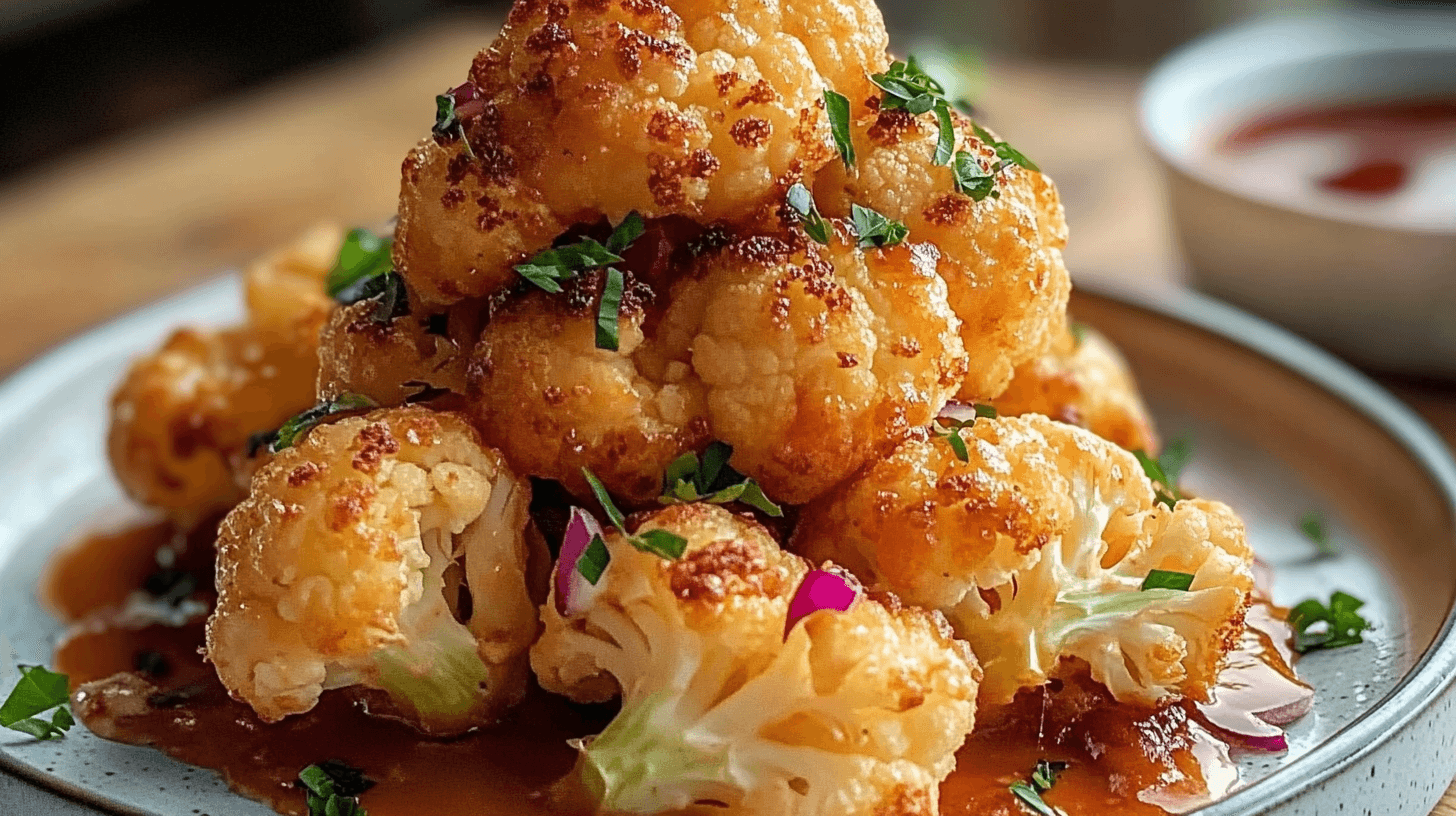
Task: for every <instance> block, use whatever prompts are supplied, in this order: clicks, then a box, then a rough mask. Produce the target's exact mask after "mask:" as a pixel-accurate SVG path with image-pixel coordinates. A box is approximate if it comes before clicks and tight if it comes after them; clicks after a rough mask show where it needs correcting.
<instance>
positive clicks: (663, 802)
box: [531, 504, 980, 816]
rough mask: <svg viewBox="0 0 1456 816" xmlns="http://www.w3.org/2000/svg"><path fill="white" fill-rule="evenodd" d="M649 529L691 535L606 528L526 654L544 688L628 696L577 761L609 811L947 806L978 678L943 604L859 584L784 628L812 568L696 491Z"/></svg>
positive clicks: (650, 521) (577, 695) (857, 810)
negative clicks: (650, 548) (570, 608)
mask: <svg viewBox="0 0 1456 816" xmlns="http://www.w3.org/2000/svg"><path fill="white" fill-rule="evenodd" d="M651 529H660V530H667V531H670V532H673V533H675V534H677V535H680V536H682V537H684V538H685V539H687V542H688V545H687V551H686V554H685V555H684V556H683V557H682V558H681V559H679V560H676V561H667V560H664V559H662V558H660V557H658V556H656V555H652V554H648V553H644V552H641V551H638V550H636V549H634V548H633V547H631V546H630V545H629V544H628V543H627V541H626V540H625V539H624V537H623V536H622V535H621V534H620V533H618V532H616V531H611V532H609V533H608V534H607V536H606V543H607V549H608V551H609V552H610V554H611V562H610V563H609V564H608V566H607V568H606V570H605V571H604V572H603V574H602V576H601V578H600V580H599V581H598V583H597V584H596V585H595V586H592V587H587V588H586V589H587V590H589V592H590V594H589V596H588V597H587V598H586V599H578V600H577V601H574V602H573V603H581V604H583V605H582V606H581V607H579V609H580V611H579V614H577V615H576V616H574V617H570V618H568V617H565V616H564V615H563V614H561V613H559V612H558V611H557V610H558V606H557V605H556V604H555V603H548V604H546V605H544V606H543V607H542V609H541V613H542V618H543V620H544V622H545V625H546V631H545V632H544V634H543V635H542V637H541V640H540V641H538V642H537V644H536V645H535V646H533V647H532V650H531V662H532V666H533V668H534V669H535V670H536V672H537V675H538V677H539V679H540V682H541V684H542V685H543V686H544V687H546V688H547V689H549V690H552V691H556V692H558V693H562V694H565V695H567V696H569V697H571V698H572V699H574V700H581V701H589V700H604V699H609V698H610V697H612V696H614V695H616V694H619V693H620V695H621V698H622V709H621V713H620V714H618V716H617V719H616V720H614V721H613V723H612V724H611V725H609V726H608V727H607V729H606V730H605V731H604V732H603V733H602V734H601V735H599V736H597V737H594V738H591V739H590V740H587V741H585V742H584V746H583V755H582V758H581V761H580V762H579V763H578V767H577V772H578V774H580V775H581V776H582V777H583V779H584V782H585V784H586V787H587V788H588V790H592V791H593V792H594V793H595V794H596V796H597V799H598V802H599V803H600V805H601V807H602V809H603V810H607V811H616V812H637V813H655V812H660V811H665V810H672V811H677V810H679V809H681V808H685V807H688V806H690V805H692V804H693V803H695V802H702V801H713V802H716V803H721V805H724V806H726V807H722V808H717V810H720V811H722V812H727V813H745V814H747V813H759V814H766V813H774V814H785V816H794V815H796V814H823V816H829V815H830V814H865V816H869V814H906V816H908V815H909V814H924V815H925V816H930V815H931V814H935V813H936V812H937V810H936V804H937V798H938V786H939V783H940V781H941V780H942V779H944V778H945V777H946V775H947V774H949V773H950V771H951V770H952V769H953V768H954V766H955V756H954V754H955V751H956V749H957V748H958V747H959V746H960V745H961V743H962V742H963V741H964V739H965V737H966V735H967V734H968V733H969V731H970V729H971V726H972V722H973V718H974V714H975V696H976V684H977V682H978V680H979V677H980V673H979V670H978V669H977V667H976V662H975V658H974V657H973V656H972V655H971V653H970V651H969V649H967V648H966V646H965V644H964V643H962V642H960V641H957V640H954V639H953V638H951V637H950V634H949V628H948V627H947V626H946V625H945V622H944V620H943V619H942V618H940V616H939V615H937V614H935V613H926V612H924V611H922V610H920V609H917V608H913V607H904V606H901V605H900V604H899V602H898V601H897V600H895V599H894V598H893V597H892V596H873V595H871V596H865V595H864V594H863V593H861V597H859V598H858V599H857V600H856V601H854V603H853V604H852V605H851V606H850V607H849V608H848V610H847V611H844V612H838V611H833V610H820V611H816V612H812V613H810V614H809V615H808V616H807V617H805V618H804V619H802V620H801V621H799V622H797V623H796V624H795V625H794V626H793V628H792V629H790V630H789V631H788V632H787V633H786V632H785V624H786V622H787V615H788V611H789V601H790V599H791V598H792V597H793V595H794V593H795V591H796V589H797V588H798V586H799V584H800V583H801V582H802V581H803V579H804V577H805V575H806V574H807V573H808V572H809V569H810V565H809V564H808V563H807V562H805V561H804V560H803V559H802V558H799V557H798V556H795V555H792V554H790V553H788V552H785V551H783V550H782V549H780V548H779V546H778V545H777V544H776V543H775V542H774V540H773V539H772V538H771V537H770V536H769V535H768V533H767V532H766V531H765V530H764V529H763V528H762V527H760V526H759V525H758V524H757V523H755V522H753V521H750V520H746V519H744V518H741V517H737V516H734V515H733V514H731V513H729V512H728V511H726V510H724V509H722V508H719V507H714V506H711V505H705V504H694V505H681V506H676V507H671V508H668V509H665V510H661V511H657V512H654V513H652V514H650V515H647V516H646V517H645V518H642V519H640V523H639V524H638V526H637V528H636V532H637V534H639V535H640V534H642V533H643V532H645V531H647V530H651ZM826 568H830V569H832V567H828V566H827V565H826ZM577 586H578V587H582V586H583V585H582V584H578V585H577ZM554 598H555V596H554V595H553V600H554ZM644 770H645V771H647V773H646V774H645V775H644V774H643V773H641V772H642V771H644ZM597 780H600V781H599V782H598V781H597Z"/></svg>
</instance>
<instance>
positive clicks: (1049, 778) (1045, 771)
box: [1031, 759, 1067, 791]
mask: <svg viewBox="0 0 1456 816" xmlns="http://www.w3.org/2000/svg"><path fill="white" fill-rule="evenodd" d="M1066 769H1067V763H1065V762H1051V761H1048V760H1045V759H1038V760H1037V761H1036V768H1035V769H1033V770H1032V772H1031V784H1032V785H1034V786H1036V787H1037V789H1039V790H1043V791H1049V790H1051V789H1052V785H1055V784H1057V775H1058V774H1060V773H1061V772H1062V771H1065V770H1066Z"/></svg>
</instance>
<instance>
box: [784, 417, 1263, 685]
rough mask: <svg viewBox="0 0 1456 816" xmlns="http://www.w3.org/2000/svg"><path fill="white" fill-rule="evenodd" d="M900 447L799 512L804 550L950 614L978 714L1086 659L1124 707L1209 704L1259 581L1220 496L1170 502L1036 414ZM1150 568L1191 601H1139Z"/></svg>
mask: <svg viewBox="0 0 1456 816" xmlns="http://www.w3.org/2000/svg"><path fill="white" fill-rule="evenodd" d="M959 433H960V434H961V436H962V438H963V439H964V440H965V442H966V448H967V452H968V454H969V461H962V460H960V459H959V458H958V457H957V455H956V452H955V450H954V448H952V446H951V445H950V444H948V443H947V442H946V441H945V440H943V439H935V438H922V439H917V440H912V441H909V442H906V443H905V444H904V445H903V446H902V447H901V448H900V449H899V450H897V451H896V452H895V453H894V454H893V455H892V456H890V457H889V458H888V459H886V460H884V461H882V462H878V463H876V464H874V465H872V466H870V467H869V468H867V469H866V470H865V472H864V473H862V474H861V475H860V476H858V477H857V478H856V479H855V480H854V481H852V482H850V483H848V484H846V485H845V486H843V487H842V488H841V489H840V490H839V491H837V492H836V493H835V494H834V495H833V496H832V497H829V498H828V499H826V500H824V501H822V502H820V503H818V504H816V505H813V506H811V507H810V508H808V509H807V510H806V511H805V514H804V516H803V518H802V521H801V523H800V525H799V528H798V530H797V531H796V533H795V536H796V537H795V544H796V547H797V548H798V549H799V550H800V551H801V552H803V553H804V554H805V555H807V556H808V557H810V558H815V559H819V558H833V559H834V560H835V561H837V562H839V563H841V564H844V565H845V566H847V567H848V568H850V569H851V570H853V571H854V572H855V573H856V574H857V575H859V576H860V577H861V578H863V579H864V580H865V581H867V582H869V583H871V584H872V585H874V586H878V587H883V588H885V589H888V590H890V591H893V592H896V593H898V594H899V595H900V596H901V597H902V598H904V599H905V600H906V601H907V602H909V603H917V604H922V605H924V606H926V607H927V608H931V609H939V610H941V611H943V612H944V613H945V614H946V617H947V618H949V619H950V622H951V624H952V625H953V626H954V627H955V628H956V633H957V634H958V635H959V636H960V637H963V638H965V639H966V640H968V641H969V642H970V644H971V648H972V649H973V650H974V651H975V652H976V654H977V655H979V656H980V657H981V658H982V665H983V667H984V669H985V672H986V679H985V682H984V683H983V684H982V686H981V702H982V704H986V705H992V704H1001V703H1006V702H1009V701H1010V700H1011V699H1012V697H1014V696H1015V694H1016V692H1017V691H1018V690H1019V689H1023V688H1031V687H1035V686H1038V685H1041V684H1042V683H1044V682H1046V680H1047V679H1048V678H1049V677H1053V676H1056V674H1057V673H1058V671H1059V669H1060V668H1061V666H1060V664H1061V662H1062V661H1063V660H1065V659H1078V660H1081V661H1085V662H1086V663H1087V664H1088V665H1089V666H1090V667H1091V673H1092V676H1093V677H1094V678H1095V679H1097V680H1098V681H1099V682H1101V683H1103V684H1104V685H1106V686H1107V688H1108V689H1109V690H1110V691H1111V692H1112V693H1113V695H1114V696H1115V697H1117V699H1118V700H1120V701H1123V702H1138V703H1146V704H1151V703H1156V702H1159V701H1162V700H1165V699H1168V698H1171V697H1176V696H1178V695H1185V696H1189V697H1193V698H1197V699H1203V698H1205V697H1206V696H1207V693H1208V691H1209V689H1211V688H1212V686H1213V683H1214V680H1215V676H1216V674H1217V671H1218V668H1219V666H1220V664H1221V662H1222V660H1223V657H1224V655H1225V654H1226V653H1227V651H1228V650H1229V649H1231V648H1232V647H1233V646H1235V645H1236V644H1237V642H1238V634H1239V631H1240V629H1241V625H1242V621H1243V615H1244V609H1245V607H1246V606H1247V603H1248V596H1249V591H1250V589H1251V587H1252V584H1253V580H1252V577H1251V573H1250V561H1251V559H1252V553H1251V551H1250V550H1249V548H1248V546H1247V544H1246V543H1245V540H1244V528H1243V524H1242V523H1241V522H1240V521H1239V519H1238V517H1237V516H1235V515H1234V514H1233V512H1232V511H1231V510H1229V509H1228V508H1227V507H1226V506H1224V505H1222V504H1219V503H1218V502H1212V501H1203V500H1197V499H1189V500H1183V501H1178V502H1177V503H1176V505H1175V507H1173V508H1171V509H1170V508H1168V507H1167V506H1165V505H1164V504H1162V503H1159V502H1158V501H1157V500H1155V494H1154V490H1153V487H1152V485H1151V484H1150V483H1149V482H1148V480H1147V478H1146V477H1145V476H1144V475H1143V472H1142V469H1141V467H1140V466H1139V464H1138V462H1137V460H1136V459H1135V458H1134V457H1133V456H1132V454H1130V453H1128V452H1126V451H1124V450H1123V449H1121V448H1119V447H1117V446H1115V445H1113V444H1112V443H1110V442H1107V441H1106V440H1103V439H1101V438H1099V437H1097V436H1094V435H1093V434H1092V433H1090V432H1088V431H1085V430H1083V429H1080V428H1076V427H1073V426H1070V425H1064V424H1061V423H1057V422H1053V421H1051V420H1049V419H1047V418H1045V417H1042V416H1035V415H1029V416H1025V417H1016V418H1007V419H999V420H992V419H979V420H976V422H975V423H974V424H973V425H972V426H970V427H967V428H965V429H964V430H962V431H960V432H959ZM1153 570H1168V571H1172V572H1179V573H1187V574H1188V575H1191V576H1192V585H1191V587H1190V588H1189V590H1188V591H1179V590H1176V589H1149V590H1146V591H1144V590H1142V589H1141V587H1142V584H1143V581H1144V580H1145V579H1146V578H1147V577H1148V575H1149V573H1150V572H1151V571H1153Z"/></svg>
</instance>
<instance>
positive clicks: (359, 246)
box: [325, 227, 394, 306]
mask: <svg viewBox="0 0 1456 816" xmlns="http://www.w3.org/2000/svg"><path fill="white" fill-rule="evenodd" d="M393 243H394V242H393V241H392V240H391V239H389V238H387V237H385V236H383V235H377V234H375V233H374V232H372V231H370V230H367V229H364V228H363V227H356V228H354V229H351V230H349V234H348V235H346V236H344V243H343V245H342V246H340V247H339V256H338V257H337V258H336V259H335V260H334V265H333V267H332V268H330V269H329V274H328V277H327V278H326V279H325V289H326V291H327V292H328V293H329V297H331V298H333V299H334V300H337V301H338V302H340V303H342V304H344V305H346V306H347V305H348V304H350V303H358V302H359V301H361V300H364V299H365V298H366V297H368V295H365V294H364V293H363V289H364V285H365V284H366V283H367V282H368V281H370V280H372V279H374V278H377V277H379V276H381V275H384V274H385V273H387V272H389V271H390V270H392V269H393V268H394V264H393V261H392V260H390V247H391V245H392V244H393Z"/></svg>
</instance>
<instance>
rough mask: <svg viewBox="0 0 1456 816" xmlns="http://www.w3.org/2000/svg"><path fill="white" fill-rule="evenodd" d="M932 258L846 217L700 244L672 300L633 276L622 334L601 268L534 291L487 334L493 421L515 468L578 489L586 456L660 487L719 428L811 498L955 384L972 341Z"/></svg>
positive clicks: (480, 368)
mask: <svg viewBox="0 0 1456 816" xmlns="http://www.w3.org/2000/svg"><path fill="white" fill-rule="evenodd" d="M935 260H936V256H935V251H934V249H933V248H931V247H928V246H924V245H902V246H897V247H892V248H889V249H874V250H860V249H857V248H855V247H854V246H853V244H852V239H851V238H848V237H847V233H845V232H844V231H842V230H841V231H840V232H839V234H838V235H836V236H835V239H834V241H833V242H832V244H831V246H829V247H821V246H819V245H818V244H811V245H808V246H807V247H805V246H800V247H797V248H796V247H794V246H792V245H790V244H788V243H785V242H783V241H780V240H778V239H776V238H771V237H765V236H757V237H750V238H741V239H737V240H734V241H732V242H731V243H729V244H728V245H726V246H724V247H721V248H719V249H716V250H710V251H708V252H706V253H705V254H703V255H702V256H700V257H699V258H698V260H697V262H696V264H695V266H694V268H693V270H692V272H691V273H690V274H689V275H688V276H687V277H686V278H685V279H683V280H680V281H679V282H678V283H676V284H674V285H672V286H671V287H670V289H669V291H668V292H667V297H666V300H667V303H666V306H665V307H663V306H661V305H659V304H660V302H661V298H660V296H659V295H658V294H656V293H653V292H652V291H651V290H650V289H648V288H647V287H646V286H645V284H641V283H640V282H639V283H635V284H634V285H632V286H629V287H628V290H627V294H626V295H625V296H624V299H623V306H622V310H621V317H620V325H621V330H620V331H621V338H622V339H621V346H620V350H619V351H616V352H612V351H604V350H602V349H598V348H596V346H595V340H594V338H595V331H596V318H597V307H596V302H595V301H596V298H597V293H598V290H599V289H600V282H599V281H600V277H601V276H600V275H597V276H588V277H586V278H583V279H581V280H580V281H579V282H578V283H576V284H574V285H571V286H569V287H568V290H567V291H566V292H564V293H562V294H561V295H545V294H544V293H537V292H529V293H527V294H525V295H524V296H523V297H521V298H520V299H519V300H517V301H515V302H514V303H512V304H509V305H507V306H506V307H505V308H504V309H503V310H502V311H501V312H498V313H497V314H496V315H495V316H494V317H493V318H492V319H491V322H490V323H489V325H487V326H486V328H485V331H484V333H483V334H482V336H481V339H480V342H479V344H478V345H477V347H476V351H475V354H476V357H477V365H476V366H475V367H474V368H473V372H474V376H473V378H472V399H473V400H474V402H475V405H476V407H477V411H478V412H479V413H478V419H479V422H478V424H479V425H480V426H481V427H482V428H485V429H486V433H487V440H488V441H489V442H490V443H491V444H493V445H496V446H498V447H500V448H501V450H502V451H504V452H505V454H506V456H507V458H508V459H510V461H511V463H512V464H513V465H514V466H515V467H516V469H517V470H519V471H521V472H524V473H528V474H530V475H533V476H542V477H546V478H553V479H557V480H560V481H562V482H565V483H566V484H567V485H568V486H570V487H572V488H573V489H574V490H575V491H576V492H577V493H578V494H583V495H584V487H585V485H584V483H583V480H582V477H581V475H580V470H581V468H582V467H583V466H585V467H589V468H590V469H591V470H592V471H593V472H594V473H595V474H596V475H597V476H598V477H599V478H601V480H602V482H603V483H604V484H606V486H607V487H608V488H609V489H611V491H612V492H613V493H614V494H617V495H619V496H621V497H624V498H626V499H628V500H629V501H632V502H635V503H640V502H644V501H651V500H652V499H653V498H654V497H656V495H657V494H658V493H659V492H660V491H661V485H662V473H663V470H664V469H665V468H666V467H667V465H668V464H669V463H671V462H672V460H673V459H675V458H676V457H677V456H678V455H680V454H681V453H683V452H684V451H688V450H696V449H700V448H701V447H702V446H704V445H706V444H707V443H708V442H709V441H711V440H714V439H717V440H721V441H723V442H727V443H728V444H730V445H732V446H733V450H734V455H733V466H734V467H735V468H737V469H738V470H740V471H741V472H743V473H745V474H746V475H749V476H752V477H754V478H755V479H757V480H758V482H759V483H760V484H762V485H763V487H764V489H765V490H766V491H767V493H768V494H769V495H770V496H772V497H773V498H775V499H776V500H782V501H787V502H790V503H800V502H805V501H808V500H809V499H812V498H813V497H815V496H817V495H819V494H821V493H823V492H824V491H826V490H828V489H829V488H831V487H833V486H834V485H835V484H837V483H838V482H840V481H842V480H843V479H845V478H847V477H848V476H849V475H850V474H852V473H854V471H855V470H857V469H858V468H859V467H860V466H861V465H862V464H864V463H865V462H866V461H869V460H870V458H871V457H873V456H875V455H883V454H885V453H888V452H889V450H890V449H891V448H893V447H894V444H895V443H896V441H898V439H900V438H901V437H903V436H904V435H905V434H906V433H908V432H909V431H910V429H912V428H914V427H917V426H919V425H923V424H925V423H928V422H929V421H930V420H931V418H932V417H934V416H935V414H936V413H937V412H938V411H939V410H940V409H941V407H943V406H944V405H945V403H946V401H947V400H948V399H949V398H950V395H951V394H952V393H954V391H955V389H956V388H957V387H958V385H959V383H960V378H961V376H963V374H964V371H965V369H964V360H963V357H964V352H963V349H962V347H961V344H960V338H959V336H958V335H957V332H956V318H955V315H953V314H952V313H951V312H950V310H949V309H948V308H947V307H946V306H945V285H944V283H943V282H942V281H941V280H940V278H939V277H938V276H937V275H936V274H935ZM633 280H634V281H635V280H636V279H635V278H634V279H633ZM648 304H651V305H650V307H649V305H648ZM649 313H650V315H651V317H649ZM659 315H660V316H659ZM645 332H650V335H649V334H646V333H645Z"/></svg>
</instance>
